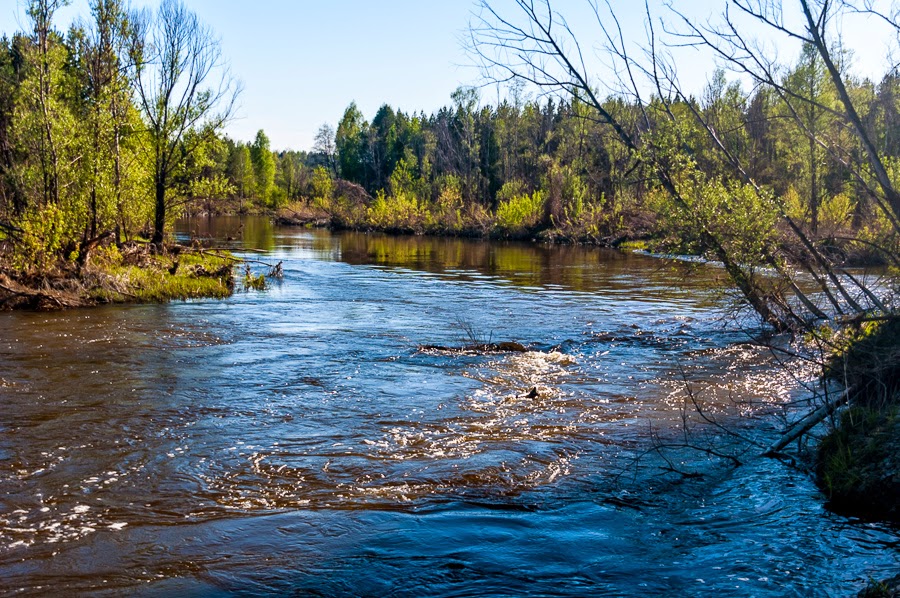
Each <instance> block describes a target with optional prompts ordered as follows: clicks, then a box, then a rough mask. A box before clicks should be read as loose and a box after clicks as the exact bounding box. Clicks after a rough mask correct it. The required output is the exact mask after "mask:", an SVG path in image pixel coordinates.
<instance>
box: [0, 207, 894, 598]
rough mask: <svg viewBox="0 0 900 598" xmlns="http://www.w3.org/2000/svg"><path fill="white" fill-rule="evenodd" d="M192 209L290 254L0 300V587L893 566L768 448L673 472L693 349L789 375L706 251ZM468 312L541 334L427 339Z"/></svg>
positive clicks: (747, 391) (567, 588)
mask: <svg viewBox="0 0 900 598" xmlns="http://www.w3.org/2000/svg"><path fill="white" fill-rule="evenodd" d="M179 231H180V233H181V234H182V235H183V236H189V235H191V234H194V235H200V236H213V237H217V238H219V239H221V241H222V243H229V241H228V239H229V238H232V239H234V240H233V241H231V242H230V243H231V245H232V246H233V247H234V249H235V250H236V251H238V252H239V253H240V252H244V253H242V255H247V256H248V257H251V258H253V259H257V260H261V261H264V262H267V263H276V262H278V261H281V262H282V263H283V268H284V273H285V274H284V278H283V280H281V281H273V282H272V283H271V285H270V288H269V289H268V290H266V291H264V292H257V291H251V292H238V293H236V294H235V295H234V296H233V297H232V298H230V299H228V300H225V301H194V302H188V303H182V302H178V303H172V304H169V305H141V306H125V307H122V306H118V307H110V308H98V309H90V310H79V311H70V312H64V313H51V314H48V313H4V314H0V593H2V594H4V595H20V594H21V595H55V594H59V593H67V594H75V595H79V594H80V595H113V596H116V595H129V596H130V595H143V596H232V595H247V596H250V595H254V596H255V595H321V596H333V595H366V596H423V595H440V596H476V595H516V596H518V595H570V596H583V595H608V594H612V595H635V596H645V595H713V594H723V593H724V594H727V595H754V596H783V595H797V596H806V595H833V596H842V595H848V594H851V593H853V592H855V591H857V590H859V589H860V588H862V587H864V586H865V585H866V583H867V582H868V580H869V579H870V578H883V577H887V576H890V575H893V574H896V573H897V572H898V571H900V564H898V563H900V551H898V540H900V538H898V533H897V530H893V529H891V528H889V527H886V526H882V525H878V524H866V523H863V522H858V521H851V520H848V519H845V518H842V517H839V516H836V515H833V514H831V513H829V512H828V511H827V510H826V509H825V508H824V506H823V501H822V496H821V495H820V494H819V493H818V491H817V490H816V488H815V486H814V484H813V483H812V481H811V480H810V479H809V478H808V476H806V475H804V474H802V473H799V472H798V471H796V470H794V469H791V468H789V467H786V466H784V465H782V464H780V463H779V462H777V461H771V460H761V459H748V460H747V462H746V464H745V465H743V466H742V467H738V468H729V467H725V466H723V465H722V464H720V463H717V462H714V460H710V459H708V458H707V457H705V456H703V455H696V454H694V455H691V454H689V453H678V459H681V460H680V461H678V463H675V465H676V466H677V467H676V468H679V469H681V468H683V469H684V470H690V471H691V472H696V473H702V474H703V477H701V478H695V477H691V478H686V479H684V480H683V481H680V482H679V481H678V476H675V477H674V478H673V476H672V475H666V474H665V471H666V470H665V467H667V466H668V465H671V463H669V462H666V461H664V460H662V459H661V458H660V457H659V456H658V455H655V454H654V453H652V452H650V453H647V451H648V449H649V448H651V447H652V446H653V443H654V438H657V439H658V438H667V437H669V436H672V437H677V435H678V433H679V425H680V421H681V419H680V414H681V411H680V404H681V403H680V400H679V399H678V398H677V397H678V393H679V388H680V387H681V382H682V377H683V376H686V377H688V378H689V379H690V380H691V382H692V385H693V387H694V388H695V389H696V391H697V392H698V393H701V394H702V393H706V394H704V396H707V397H710V398H709V399H708V400H709V401H710V402H709V407H710V410H711V411H713V412H715V411H716V410H717V409H718V410H719V411H720V413H721V416H722V417H723V418H729V417H731V418H734V417H737V416H739V415H741V414H742V411H748V412H749V411H753V412H757V413H758V412H760V411H766V412H768V411H777V410H778V409H779V408H780V406H781V404H783V403H784V402H785V401H789V400H792V399H793V398H796V397H797V396H798V393H799V392H800V391H799V390H798V389H797V387H796V383H795V382H794V381H793V377H792V376H791V375H784V373H783V372H781V373H779V372H778V371H776V370H773V369H772V368H771V367H770V366H771V363H770V357H768V355H767V354H766V353H765V352H764V351H761V350H758V349H754V348H752V347H750V346H748V345H746V344H744V343H745V341H747V340H748V336H752V334H753V331H752V330H748V329H746V327H745V326H746V323H744V324H742V322H741V320H740V319H734V318H731V317H729V315H728V306H727V303H728V299H727V298H726V297H722V296H720V295H719V294H718V293H717V292H716V291H715V289H716V287H717V286H718V282H719V278H720V277H721V276H722V273H721V271H720V270H719V269H717V268H715V267H714V266H704V265H697V264H684V263H678V262H670V261H666V260H659V259H651V258H648V257H643V256H638V255H629V254H624V253H618V252H611V251H603V250H598V249H591V248H584V247H546V246H539V245H525V244H515V243H487V242H476V241H464V240H451V239H429V238H421V237H419V238H416V237H410V238H405V237H385V236H380V235H363V234H355V233H348V234H330V233H328V232H325V231H313V230H302V229H290V228H275V227H272V226H271V225H270V224H269V223H268V222H267V221H265V220H262V219H245V220H238V219H230V218H217V219H204V220H195V221H189V222H182V223H180V224H179ZM251 250H255V251H251ZM254 268H256V269H257V271H263V270H264V267H263V266H262V265H258V264H254ZM473 339H474V340H475V341H478V342H481V343H485V342H494V343H500V342H507V341H509V342H517V343H521V344H523V345H525V346H526V347H527V348H528V349H529V350H528V351H526V352H524V353H522V352H511V353H489V354H479V353H478V352H472V351H469V352H467V351H462V352H455V351H443V350H425V351H422V350H419V348H420V347H422V346H426V345H431V346H437V347H453V346H463V345H466V344H473V343H472V341H473ZM795 373H796V372H795ZM801 374H802V373H801ZM801 377H802V375H801ZM532 389H536V390H537V392H536V393H534V392H531V390H532ZM535 394H536V395H537V396H535ZM751 403H752V406H751V407H747V408H746V409H744V408H743V407H739V406H741V405H747V404H751ZM736 405H737V406H738V407H735V406H736ZM743 415H747V413H743ZM738 419H740V418H738ZM741 425H742V426H743V429H745V430H747V431H748V432H747V433H750V434H755V435H757V436H756V437H757V438H760V439H766V438H768V437H769V436H767V434H768V435H771V433H772V430H774V429H775V426H776V423H774V422H773V421H771V420H768V419H766V418H764V417H763V418H762V419H757V420H753V421H752V422H743V423H742V424H741ZM640 455H644V456H643V457H642V458H641V459H640V460H639V461H636V460H635V459H636V458H637V457H638V456H640Z"/></svg>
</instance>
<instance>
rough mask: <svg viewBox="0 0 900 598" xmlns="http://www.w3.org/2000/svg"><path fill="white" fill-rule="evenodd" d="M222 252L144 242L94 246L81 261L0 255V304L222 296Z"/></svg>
mask: <svg viewBox="0 0 900 598" xmlns="http://www.w3.org/2000/svg"><path fill="white" fill-rule="evenodd" d="M233 265H234V259H233V258H231V257H230V256H228V255H227V254H222V253H219V252H209V251H197V250H193V249H189V248H184V247H180V246H170V247H167V248H166V250H165V251H164V252H154V251H151V248H150V246H149V245H147V244H137V243H130V244H125V245H123V246H122V247H118V246H116V245H114V244H110V245H106V246H102V247H99V248H97V249H96V250H95V251H94V252H92V254H91V259H90V260H89V261H85V262H78V261H77V260H76V261H72V260H62V259H59V260H56V261H53V262H50V263H44V264H41V265H40V267H38V266H34V265H29V266H25V267H22V266H19V267H15V266H14V264H13V261H12V260H11V259H9V258H8V257H5V258H4V257H0V309H7V310H8V309H39V310H52V309H66V308H73V307H89V306H93V305H101V304H109V303H159V302H166V301H172V300H187V299H199V298H224V297H227V296H229V295H230V294H231V293H232V292H233V290H234V285H235V279H234V272H233V270H234V268H233Z"/></svg>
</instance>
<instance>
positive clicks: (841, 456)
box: [816, 318, 900, 521]
mask: <svg viewBox="0 0 900 598" xmlns="http://www.w3.org/2000/svg"><path fill="white" fill-rule="evenodd" d="M843 334H844V339H843V340H842V341H840V342H839V343H838V346H837V351H836V353H835V354H834V356H833V357H832V358H831V359H830V361H829V363H828V366H827V369H826V376H827V377H829V378H831V379H832V380H834V381H837V382H839V383H841V384H842V385H844V386H845V387H846V388H847V389H849V397H848V399H849V407H848V408H847V409H846V410H845V411H843V412H842V413H841V414H840V416H839V417H838V418H837V421H835V422H834V425H833V427H832V429H831V431H830V432H829V433H828V434H827V435H826V436H825V438H823V439H822V441H821V443H820V444H819V449H818V453H817V460H816V473H817V476H818V480H819V484H820V486H821V488H822V490H823V491H824V492H825V493H826V495H827V497H828V499H829V502H830V506H831V507H832V508H833V509H834V510H836V511H838V512H841V513H845V514H848V515H855V516H860V517H864V518H873V519H889V520H894V521H900V320H898V319H896V318H895V319H892V320H885V321H878V322H867V323H864V324H862V325H858V326H855V327H853V328H851V329H850V330H847V331H844V333H843Z"/></svg>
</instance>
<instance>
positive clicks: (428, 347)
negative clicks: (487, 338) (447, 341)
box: [419, 342, 528, 353]
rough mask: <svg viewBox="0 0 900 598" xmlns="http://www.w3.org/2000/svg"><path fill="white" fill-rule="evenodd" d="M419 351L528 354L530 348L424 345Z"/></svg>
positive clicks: (512, 343) (515, 345)
mask: <svg viewBox="0 0 900 598" xmlns="http://www.w3.org/2000/svg"><path fill="white" fill-rule="evenodd" d="M419 351H445V352H447V353H526V352H527V351H528V347H526V346H525V345H523V344H522V343H516V342H503V343H475V344H471V345H463V346H462V347H445V346H443V345H422V346H420V347H419Z"/></svg>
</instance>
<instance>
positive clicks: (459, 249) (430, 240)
mask: <svg viewBox="0 0 900 598" xmlns="http://www.w3.org/2000/svg"><path fill="white" fill-rule="evenodd" d="M340 243H341V256H342V257H341V259H342V260H343V261H345V262H347V263H349V264H356V265H368V264H378V265H382V266H388V267H395V268H409V269H412V270H422V271H425V272H435V273H447V272H450V271H463V272H466V271H468V272H473V273H478V274H482V275H487V276H497V277H500V278H504V279H506V280H507V281H508V282H510V283H512V284H514V285H517V286H560V287H562V288H565V289H568V290H575V291H585V292H591V291H600V290H603V291H610V290H612V291H616V290H619V289H621V290H623V291H624V290H625V289H626V288H627V289H633V287H634V279H635V278H638V279H643V280H644V281H645V283H644V284H645V286H646V287H647V291H648V292H654V293H663V295H665V296H669V295H673V294H680V291H679V289H684V288H691V289H698V290H710V289H712V288H714V287H715V285H716V275H717V272H716V271H715V270H714V269H712V268H710V267H709V266H705V265H698V264H689V263H683V262H675V261H671V260H660V259H656V258H649V257H646V256H640V255H634V254H630V253H624V252H620V251H615V250H608V249H601V248H597V247H587V246H577V245H547V244H527V243H519V242H501V241H480V240H472V239H460V238H446V237H415V236H399V237H398V236H388V235H381V234H362V233H343V234H341V235H340ZM453 273H454V275H455V276H460V275H464V274H461V273H460V272H453ZM626 280H627V282H626Z"/></svg>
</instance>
